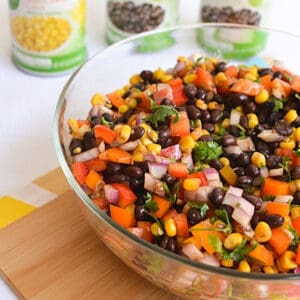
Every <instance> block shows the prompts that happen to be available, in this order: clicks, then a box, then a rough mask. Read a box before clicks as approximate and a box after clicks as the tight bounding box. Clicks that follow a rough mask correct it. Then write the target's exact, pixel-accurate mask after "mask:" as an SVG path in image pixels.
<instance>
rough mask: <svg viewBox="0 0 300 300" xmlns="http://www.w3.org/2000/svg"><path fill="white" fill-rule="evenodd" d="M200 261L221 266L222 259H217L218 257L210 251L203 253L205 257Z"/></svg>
mask: <svg viewBox="0 0 300 300" xmlns="http://www.w3.org/2000/svg"><path fill="white" fill-rule="evenodd" d="M199 262H201V263H203V264H206V265H210V266H213V267H219V266H220V261H219V260H218V259H217V257H216V256H215V255H211V254H208V253H203V257H202V258H201V259H200V260H199Z"/></svg>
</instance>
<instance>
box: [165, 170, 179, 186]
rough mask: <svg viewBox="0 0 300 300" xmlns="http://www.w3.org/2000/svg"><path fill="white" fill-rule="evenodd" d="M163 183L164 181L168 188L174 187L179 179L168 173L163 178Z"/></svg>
mask: <svg viewBox="0 0 300 300" xmlns="http://www.w3.org/2000/svg"><path fill="white" fill-rule="evenodd" d="M162 181H164V182H165V183H166V184H167V185H168V186H172V185H174V184H175V183H176V181H177V179H176V178H175V177H173V176H172V175H170V174H169V173H167V174H166V175H164V176H163V178H162Z"/></svg>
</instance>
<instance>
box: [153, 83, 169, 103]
mask: <svg viewBox="0 0 300 300" xmlns="http://www.w3.org/2000/svg"><path fill="white" fill-rule="evenodd" d="M153 98H154V101H155V103H156V104H159V103H160V102H161V101H162V100H163V99H165V98H168V99H170V100H171V101H172V100H173V90H172V88H171V87H170V85H168V84H165V83H159V84H158V85H157V91H156V92H154V94H153Z"/></svg>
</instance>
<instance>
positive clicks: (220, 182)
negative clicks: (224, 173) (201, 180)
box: [208, 179, 223, 188]
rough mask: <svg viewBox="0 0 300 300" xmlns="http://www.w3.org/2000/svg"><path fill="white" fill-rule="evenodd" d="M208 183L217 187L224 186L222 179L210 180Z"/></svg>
mask: <svg viewBox="0 0 300 300" xmlns="http://www.w3.org/2000/svg"><path fill="white" fill-rule="evenodd" d="M208 185H209V186H211V187H213V188H215V187H223V183H222V181H221V180H220V179H214V180H208Z"/></svg>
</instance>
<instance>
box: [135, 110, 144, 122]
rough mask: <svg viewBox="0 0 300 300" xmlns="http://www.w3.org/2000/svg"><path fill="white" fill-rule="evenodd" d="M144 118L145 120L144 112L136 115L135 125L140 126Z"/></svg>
mask: <svg viewBox="0 0 300 300" xmlns="http://www.w3.org/2000/svg"><path fill="white" fill-rule="evenodd" d="M145 118H146V114H145V113H144V112H140V113H138V114H137V115H136V125H140V124H141V123H142V122H143V120H144V119H145Z"/></svg>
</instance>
